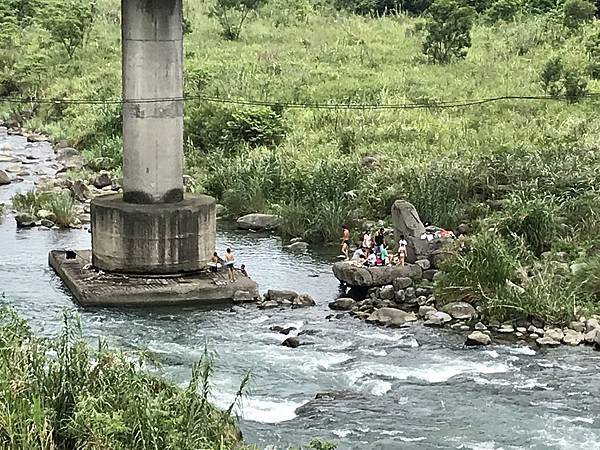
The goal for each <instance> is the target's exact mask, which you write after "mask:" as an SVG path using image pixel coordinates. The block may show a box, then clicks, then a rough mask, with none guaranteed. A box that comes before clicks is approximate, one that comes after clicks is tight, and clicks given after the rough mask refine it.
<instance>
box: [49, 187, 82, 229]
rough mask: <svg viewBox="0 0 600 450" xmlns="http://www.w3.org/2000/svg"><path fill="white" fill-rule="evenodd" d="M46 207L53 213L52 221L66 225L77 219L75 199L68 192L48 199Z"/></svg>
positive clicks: (62, 225) (61, 225)
mask: <svg viewBox="0 0 600 450" xmlns="http://www.w3.org/2000/svg"><path fill="white" fill-rule="evenodd" d="M48 208H49V210H50V211H51V212H52V213H53V214H54V223H56V225H58V226H60V227H68V226H69V225H71V224H73V223H74V222H75V220H76V219H77V209H76V208H75V200H73V197H71V195H69V194H58V195H54V196H52V197H51V198H50V200H49V201H48Z"/></svg>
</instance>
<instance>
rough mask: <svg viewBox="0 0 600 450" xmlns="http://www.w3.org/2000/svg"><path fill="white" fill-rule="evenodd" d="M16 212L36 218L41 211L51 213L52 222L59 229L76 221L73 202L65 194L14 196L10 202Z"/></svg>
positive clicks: (70, 197) (71, 198)
mask: <svg viewBox="0 0 600 450" xmlns="http://www.w3.org/2000/svg"><path fill="white" fill-rule="evenodd" d="M11 202H12V206H13V208H14V209H15V210H17V211H18V212H25V213H28V214H31V215H32V216H33V217H37V216H38V213H39V212H40V211H42V210H47V211H49V212H50V213H51V216H50V217H51V218H52V222H54V223H55V224H56V225H58V226H60V227H68V226H69V225H72V224H73V223H74V222H75V221H76V220H77V210H76V205H75V200H74V199H73V197H72V196H71V195H69V194H67V193H51V192H43V193H40V192H35V191H29V192H26V193H24V194H20V193H19V194H15V195H14V196H13V198H12V200H11Z"/></svg>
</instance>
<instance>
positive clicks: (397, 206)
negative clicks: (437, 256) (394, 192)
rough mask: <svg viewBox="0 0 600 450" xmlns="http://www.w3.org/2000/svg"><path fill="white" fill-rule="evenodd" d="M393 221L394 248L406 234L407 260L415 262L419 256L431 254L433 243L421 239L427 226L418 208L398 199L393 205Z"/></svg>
mask: <svg viewBox="0 0 600 450" xmlns="http://www.w3.org/2000/svg"><path fill="white" fill-rule="evenodd" d="M392 221H393V223H394V239H395V243H394V250H397V249H398V241H399V240H400V237H401V236H404V238H405V239H406V241H407V242H408V246H407V255H406V260H407V261H408V262H411V263H414V262H415V261H416V260H417V259H419V258H427V257H428V256H429V255H430V254H431V248H430V247H431V243H430V242H429V241H427V240H424V239H421V235H423V234H424V233H425V226H424V225H423V223H422V222H421V219H420V218H419V213H418V212H417V210H416V208H415V207H414V206H413V205H412V204H411V203H409V202H407V201H405V200H396V201H395V202H394V204H393V205H392Z"/></svg>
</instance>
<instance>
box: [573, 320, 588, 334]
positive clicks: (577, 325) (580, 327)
mask: <svg viewBox="0 0 600 450" xmlns="http://www.w3.org/2000/svg"><path fill="white" fill-rule="evenodd" d="M569 328H570V329H571V330H573V331H576V332H578V333H583V332H585V330H586V328H585V323H582V322H579V321H576V320H574V321H573V322H571V323H570V324H569Z"/></svg>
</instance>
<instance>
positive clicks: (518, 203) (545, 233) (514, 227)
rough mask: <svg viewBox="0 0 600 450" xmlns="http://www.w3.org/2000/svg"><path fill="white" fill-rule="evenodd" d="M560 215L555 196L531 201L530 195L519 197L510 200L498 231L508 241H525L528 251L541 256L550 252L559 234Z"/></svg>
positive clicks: (518, 195) (519, 195) (514, 196)
mask: <svg viewBox="0 0 600 450" xmlns="http://www.w3.org/2000/svg"><path fill="white" fill-rule="evenodd" d="M557 212H558V207H557V205H556V201H555V199H554V198H553V197H550V196H548V197H541V198H540V197H534V198H529V195H527V194H516V195H513V196H511V197H510V198H509V201H508V202H507V205H506V208H505V211H504V214H505V216H504V217H503V218H502V219H500V221H499V223H498V229H499V231H500V232H501V233H502V234H504V236H506V237H507V238H509V239H510V238H514V237H517V238H521V239H523V242H524V243H525V245H526V246H527V248H528V249H529V250H531V251H532V252H533V253H534V254H535V255H536V256H540V255H541V254H542V253H543V252H545V251H547V250H548V249H550V246H551V244H552V241H553V239H554V238H555V237H556V235H557V231H558V226H557V224H556V222H555V217H556V216H557Z"/></svg>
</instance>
